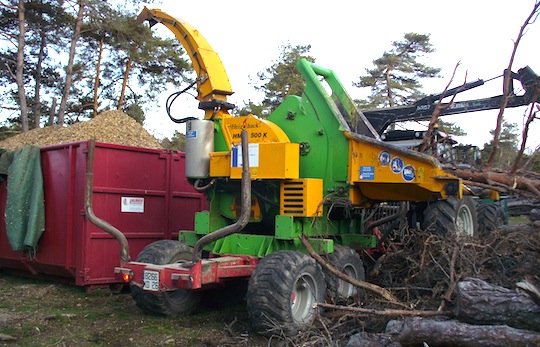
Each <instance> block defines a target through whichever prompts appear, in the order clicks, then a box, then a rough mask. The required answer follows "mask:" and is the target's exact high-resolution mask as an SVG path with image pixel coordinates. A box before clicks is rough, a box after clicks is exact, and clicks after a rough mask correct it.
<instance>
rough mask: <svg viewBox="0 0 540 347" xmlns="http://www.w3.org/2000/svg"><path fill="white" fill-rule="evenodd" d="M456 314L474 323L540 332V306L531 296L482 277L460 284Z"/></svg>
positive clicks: (461, 318)
mask: <svg viewBox="0 0 540 347" xmlns="http://www.w3.org/2000/svg"><path fill="white" fill-rule="evenodd" d="M455 316H456V318H457V319H458V320H460V321H463V322H467V323H472V324H480V325H483V324H492V325H508V326H511V327H514V328H518V329H528V330H535V331H540V306H538V305H537V304H536V303H535V302H534V301H533V299H532V298H531V297H530V296H529V295H527V294H525V293H520V292H517V291H514V290H510V289H507V288H503V287H499V286H493V285H490V284H489V283H487V282H484V281H482V280H481V279H478V278H466V279H465V280H463V281H461V282H459V283H458V293H457V300H456V308H455Z"/></svg>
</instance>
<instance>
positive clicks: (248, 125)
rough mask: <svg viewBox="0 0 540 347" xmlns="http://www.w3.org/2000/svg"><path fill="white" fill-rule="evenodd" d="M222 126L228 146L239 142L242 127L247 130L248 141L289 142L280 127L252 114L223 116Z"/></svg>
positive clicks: (230, 146)
mask: <svg viewBox="0 0 540 347" xmlns="http://www.w3.org/2000/svg"><path fill="white" fill-rule="evenodd" d="M222 128H223V135H224V136H225V141H227V144H228V145H229V148H232V147H233V146H234V145H238V144H239V143H240V132H241V131H242V130H244V129H245V130H247V132H248V139H249V143H262V142H290V141H289V137H288V136H287V135H286V134H285V132H283V130H281V128H279V127H278V126H277V125H275V124H274V123H272V122H269V121H267V120H265V119H262V118H259V117H256V116H254V115H247V116H243V117H228V118H224V119H223V123H222Z"/></svg>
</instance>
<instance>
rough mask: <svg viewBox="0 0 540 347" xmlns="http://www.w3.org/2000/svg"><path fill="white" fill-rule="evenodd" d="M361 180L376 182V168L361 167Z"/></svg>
mask: <svg viewBox="0 0 540 347" xmlns="http://www.w3.org/2000/svg"><path fill="white" fill-rule="evenodd" d="M360 179H361V180H371V181H372V180H374V179H375V167H374V166H360Z"/></svg>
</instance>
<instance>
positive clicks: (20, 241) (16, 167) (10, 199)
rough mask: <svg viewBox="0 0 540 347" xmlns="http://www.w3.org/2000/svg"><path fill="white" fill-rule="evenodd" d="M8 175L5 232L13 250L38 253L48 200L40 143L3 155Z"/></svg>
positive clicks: (0, 160) (0, 166)
mask: <svg viewBox="0 0 540 347" xmlns="http://www.w3.org/2000/svg"><path fill="white" fill-rule="evenodd" d="M0 174H3V175H7V177H8V178H7V181H8V184H7V203H6V211H5V214H4V215H5V221H6V232H7V236H8V239H9V243H10V245H11V248H12V249H13V250H14V251H28V252H29V253H30V254H32V255H33V254H35V252H36V250H37V243H38V240H39V238H40V237H41V235H42V234H43V231H44V230H45V201H44V193H43V175H42V172H41V159H40V149H39V147H35V146H29V147H24V148H21V149H17V150H15V151H12V152H4V153H3V154H2V156H1V157H0Z"/></svg>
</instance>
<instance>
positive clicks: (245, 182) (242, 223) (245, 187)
mask: <svg viewBox="0 0 540 347" xmlns="http://www.w3.org/2000/svg"><path fill="white" fill-rule="evenodd" d="M240 137H241V139H242V184H241V189H242V193H241V194H242V200H241V206H240V217H239V218H238V220H237V221H236V223H234V224H231V225H227V226H225V227H223V228H221V229H218V230H216V231H214V232H211V233H210V234H207V235H204V236H203V237H201V238H200V239H199V241H197V243H196V244H195V247H194V250H193V260H192V263H191V264H190V267H191V266H193V265H195V263H197V262H198V261H199V260H200V259H201V253H202V250H203V248H204V247H205V246H206V245H208V244H209V243H211V242H214V241H217V240H219V239H221V238H223V237H225V236H228V235H231V234H234V233H237V232H240V231H242V229H244V228H245V227H246V225H247V223H248V222H249V217H250V215H251V177H250V174H249V151H248V148H249V147H248V132H247V131H246V130H242V133H241V135H240Z"/></svg>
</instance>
